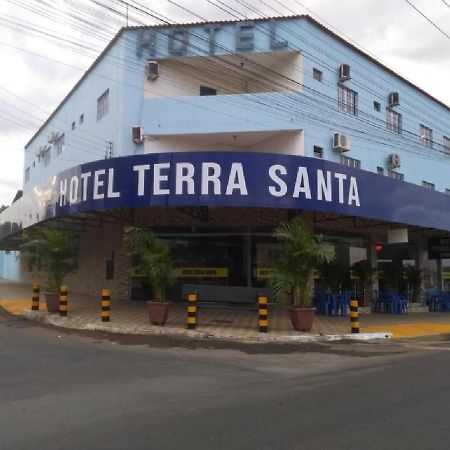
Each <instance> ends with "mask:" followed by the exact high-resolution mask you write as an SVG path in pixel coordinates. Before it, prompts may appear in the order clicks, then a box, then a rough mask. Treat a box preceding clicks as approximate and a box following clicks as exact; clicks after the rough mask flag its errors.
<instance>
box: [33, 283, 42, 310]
mask: <svg viewBox="0 0 450 450" xmlns="http://www.w3.org/2000/svg"><path fill="white" fill-rule="evenodd" d="M39 290H40V286H39V284H37V283H33V297H32V298H31V310H32V311H39Z"/></svg>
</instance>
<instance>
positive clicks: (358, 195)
mask: <svg viewBox="0 0 450 450" xmlns="http://www.w3.org/2000/svg"><path fill="white" fill-rule="evenodd" d="M25 150H26V151H25V161H24V185H23V191H24V196H23V198H22V199H20V200H19V201H18V202H16V203H15V204H14V205H12V206H11V207H10V208H8V210H6V211H5V212H4V213H2V214H1V215H0V222H1V224H2V232H1V234H2V237H3V242H4V243H5V247H4V248H6V244H7V245H10V246H11V245H12V246H14V245H13V244H11V242H15V241H14V239H18V240H20V238H19V237H20V236H21V235H22V234H23V232H24V231H25V230H26V229H27V228H30V229H33V228H35V227H39V226H41V225H42V224H45V223H48V224H53V225H55V226H69V225H68V224H70V227H74V229H75V230H76V231H77V232H78V233H79V235H80V249H81V250H80V271H79V273H77V274H74V275H73V280H74V282H75V283H77V284H78V285H79V284H80V283H79V281H77V280H83V283H82V284H83V286H84V287H82V288H81V290H83V289H84V290H85V291H86V292H97V291H98V289H100V288H102V287H105V285H109V286H110V287H112V288H113V290H114V289H116V292H119V293H120V295H125V294H124V293H123V292H122V291H121V289H122V288H120V287H119V286H124V285H127V283H128V286H129V285H130V280H129V279H128V275H127V273H128V261H127V257H126V255H125V254H124V250H123V245H122V244H121V242H122V235H123V229H124V227H125V226H127V225H128V224H130V223H134V224H136V223H142V224H149V225H151V226H154V227H155V229H157V230H158V231H159V232H160V233H161V234H165V235H167V237H168V238H171V239H178V240H181V241H182V242H184V244H183V243H182V244H180V245H188V246H190V245H191V244H192V242H193V240H194V241H195V242H196V244H195V245H193V247H196V246H197V247H196V248H197V250H195V251H196V252H197V257H196V258H197V260H196V261H186V263H185V267H191V268H192V267H203V268H207V267H215V268H222V269H227V270H226V271H225V272H224V271H223V270H222V271H217V273H221V274H222V278H224V277H223V274H224V273H227V274H228V277H227V279H226V280H225V279H221V280H215V281H218V282H220V283H221V284H224V283H225V284H247V285H251V284H255V283H258V282H261V280H262V278H261V277H260V279H259V281H258V274H261V272H262V270H263V269H264V268H266V269H267V268H270V265H271V258H273V245H274V244H273V242H271V241H270V233H271V231H270V230H271V229H272V228H273V227H274V226H276V225H277V224H278V223H279V222H281V221H286V220H288V219H290V218H292V217H294V216H295V215H300V216H302V217H303V218H304V219H305V220H306V221H308V222H309V223H310V224H311V227H312V228H314V229H315V230H317V231H321V232H324V233H325V234H327V235H330V236H334V237H335V239H336V244H337V246H338V247H339V248H340V249H341V250H340V253H339V254H340V256H339V260H340V261H341V262H342V264H347V265H351V263H352V262H354V261H356V260H358V258H359V259H361V258H367V259H370V260H371V261H375V260H376V256H375V255H373V254H372V253H373V252H372V251H371V248H372V246H373V244H374V243H376V242H381V243H382V244H385V245H388V244H389V242H393V241H392V239H391V238H392V236H390V234H392V233H391V232H389V233H388V230H392V229H398V230H406V231H404V232H402V233H403V234H402V236H403V241H402V242H405V241H407V242H408V250H405V249H403V250H401V252H400V253H402V255H403V256H401V259H402V260H403V261H412V262H413V263H415V264H416V265H419V266H420V267H425V266H426V267H427V268H428V271H429V276H428V281H429V285H430V286H431V285H433V284H436V283H439V284H441V283H442V276H441V271H442V267H441V266H442V262H441V261H438V262H435V261H432V262H429V261H426V260H427V258H426V256H425V253H424V250H425V246H426V242H425V238H426V237H428V236H430V237H431V236H438V235H444V234H445V233H447V232H449V231H450V196H449V193H450V178H449V177H448V175H447V174H448V173H449V170H450V109H449V107H448V106H446V105H444V104H443V103H441V102H440V101H438V100H437V99H434V98H432V97H431V96H430V95H428V94H427V93H426V92H423V91H422V90H421V89H419V88H417V87H416V86H414V85H412V84H411V83H410V82H408V81H407V80H405V79H403V78H402V77H400V76H399V75H397V74H395V73H394V72H392V71H391V70H389V69H388V68H386V67H384V66H383V65H382V64H380V63H379V62H377V61H375V60H374V59H372V58H371V57H369V56H368V55H366V54H364V53H363V52H362V51H360V50H359V49H357V48H355V47H354V46H352V45H351V44H349V43H347V42H346V41H344V40H343V39H342V38H340V37H339V36H337V35H335V34H334V33H332V32H331V31H329V30H328V29H326V28H324V27H323V26H322V25H320V24H319V23H317V22H316V21H314V20H313V19H311V18H310V17H307V16H298V17H281V18H273V19H271V20H267V19H258V20H254V21H252V22H218V23H210V24H209V23H199V24H186V25H177V26H175V25H174V26H154V27H140V28H124V29H122V30H121V31H120V32H119V33H118V35H117V36H116V37H115V38H114V40H113V41H112V42H111V43H110V45H109V46H108V47H107V48H106V49H105V51H104V52H103V53H102V54H101V55H100V57H99V58H98V59H97V61H96V62H95V63H94V64H93V66H92V67H91V68H90V69H89V70H88V71H87V72H86V74H85V75H84V76H83V77H82V79H81V80H80V81H79V82H78V83H77V85H76V86H75V87H74V89H73V90H72V91H71V92H70V93H69V94H68V95H67V97H66V98H65V100H64V101H63V102H62V103H61V104H60V105H59V107H58V108H57V109H56V111H55V112H54V113H53V114H52V115H51V116H50V117H49V119H48V120H47V121H46V122H45V123H44V124H43V125H42V127H41V128H40V129H39V130H38V131H37V133H36V134H35V135H34V136H33V138H32V139H31V140H30V142H29V143H28V144H27V146H26V149H25ZM64 224H66V225H64ZM77 227H78V228H77ZM426 229H430V230H428V231H425V230H426ZM405 233H406V235H407V236H409V237H407V238H406V239H405ZM25 234H26V233H25ZM195 236H198V240H196V239H197V238H195ZM236 236H240V238H239V239H240V241H239V243H237V242H236V241H235V240H234V239H235V237H236ZM202 237H203V238H204V239H205V240H206V241H208V240H209V241H208V242H212V243H214V242H215V243H216V244H217V243H218V242H219V241H220V242H221V244H220V245H226V246H227V248H234V249H236V248H239V250H233V251H232V252H231V253H233V252H235V251H236V252H237V254H234V253H233V254H232V255H231V256H230V257H229V258H228V261H231V260H233V262H232V263H230V264H231V265H232V266H233V268H231V266H227V262H223V261H219V260H217V261H214V258H212V260H209V259H208V258H202V257H201V256H200V255H201V254H202V251H203V250H199V248H198V246H200V245H201V244H200V241H201V238H202ZM236 239H238V238H237V237H236ZM239 239H238V240H239ZM258 239H259V241H260V245H259V244H258V242H259V241H258ZM211 245H213V244H211ZM258 245H259V247H258ZM213 246H214V245H213ZM193 247H192V248H193ZM219 247H220V246H219ZM190 248H191V247H190ZM402 248H403V247H402ZM391 250H392V251H388V252H387V254H386V255H385V256H386V258H388V259H389V258H392V257H393V256H392V255H393V254H394V253H395V254H396V255H398V252H397V250H395V249H394V248H392V249H391ZM215 251H216V250H214V252H215ZM214 252H213V253H214ZM217 252H218V253H220V251H219V250H217ZM270 255H272V256H270ZM219 259H220V258H219ZM83 260H86V269H83V267H84V266H85V265H84V263H83ZM237 260H239V261H237ZM89 261H90V262H89ZM111 261H113V263H114V264H113V266H114V270H113V272H114V273H113V274H112V277H111V270H109V274H108V275H107V279H106V280H105V264H107V265H108V264H109V266H108V267H109V268H110V269H111V264H112V263H111ZM83 270H85V273H82V272H83ZM106 272H108V270H106ZM20 273H21V274H22V275H21V276H22V278H23V279H28V278H29V277H30V276H31V275H30V274H29V273H27V270H26V268H24V267H22V268H21V271H20ZM232 274H233V275H232ZM99 278H103V280H104V283H103V284H102V285H101V286H98V283H97V282H98V280H99ZM191 281H192V280H191Z"/></svg>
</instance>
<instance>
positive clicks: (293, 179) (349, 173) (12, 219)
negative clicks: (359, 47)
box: [0, 152, 450, 235]
mask: <svg viewBox="0 0 450 450" xmlns="http://www.w3.org/2000/svg"><path fill="white" fill-rule="evenodd" d="M151 206H234V207H268V208H290V209H303V210H315V211H325V212H333V213H340V214H346V215H351V216H360V217H366V218H372V219H379V220H385V221H390V222H396V223H401V224H410V225H417V226H423V227H429V228H436V229H441V230H449V231H450V196H448V195H446V194H443V193H439V192H435V191H431V190H429V189H425V188H422V187H420V186H416V185H413V184H410V183H405V182H402V181H398V180H394V179H391V178H388V177H385V176H381V175H378V174H374V173H371V172H366V171H364V170H359V169H353V168H350V167H347V166H344V165H341V164H336V163H332V162H329V161H325V160H322V159H317V158H307V157H302V156H293V155H280V154H271V153H250V152H179V153H178V152H177V153H157V154H146V155H135V156H126V157H121V158H113V159H107V160H100V161H94V162H91V163H87V164H82V165H80V166H76V167H73V168H71V169H69V170H66V171H64V172H62V173H60V174H58V175H56V176H54V177H52V179H51V180H49V182H48V183H46V184H44V185H42V186H39V187H36V188H34V189H33V191H32V192H29V193H27V194H26V195H25V196H24V197H23V198H22V199H20V200H19V201H18V202H16V203H15V204H13V205H12V206H11V207H10V208H8V209H7V210H6V211H4V213H2V214H1V215H0V226H1V227H2V228H1V229H0V230H1V231H0V234H1V235H6V234H9V233H10V232H11V231H14V229H15V230H17V229H22V228H25V227H27V226H30V225H33V224H34V223H37V222H40V221H42V220H44V219H50V218H52V217H61V216H65V215H69V214H74V213H77V212H86V211H95V210H101V209H106V208H135V207H151ZM5 224H9V226H10V228H11V230H10V231H9V233H8V230H7V228H8V226H5Z"/></svg>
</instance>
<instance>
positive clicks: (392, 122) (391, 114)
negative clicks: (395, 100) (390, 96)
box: [386, 108, 402, 134]
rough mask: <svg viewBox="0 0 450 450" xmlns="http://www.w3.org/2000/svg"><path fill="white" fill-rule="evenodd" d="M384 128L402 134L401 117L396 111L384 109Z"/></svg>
mask: <svg viewBox="0 0 450 450" xmlns="http://www.w3.org/2000/svg"><path fill="white" fill-rule="evenodd" d="M386 126H387V129H388V130H389V131H392V132H393V133H397V134H401V132H402V115H401V114H400V113H398V112H397V111H394V110H392V109H390V108H386Z"/></svg>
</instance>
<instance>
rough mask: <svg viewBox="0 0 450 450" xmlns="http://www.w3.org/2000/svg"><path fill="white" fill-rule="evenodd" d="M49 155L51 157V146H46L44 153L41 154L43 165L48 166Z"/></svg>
mask: <svg viewBox="0 0 450 450" xmlns="http://www.w3.org/2000/svg"><path fill="white" fill-rule="evenodd" d="M51 157H52V148H51V147H47V148H46V149H45V150H44V155H43V159H44V166H48V165H49V164H50V159H51Z"/></svg>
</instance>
